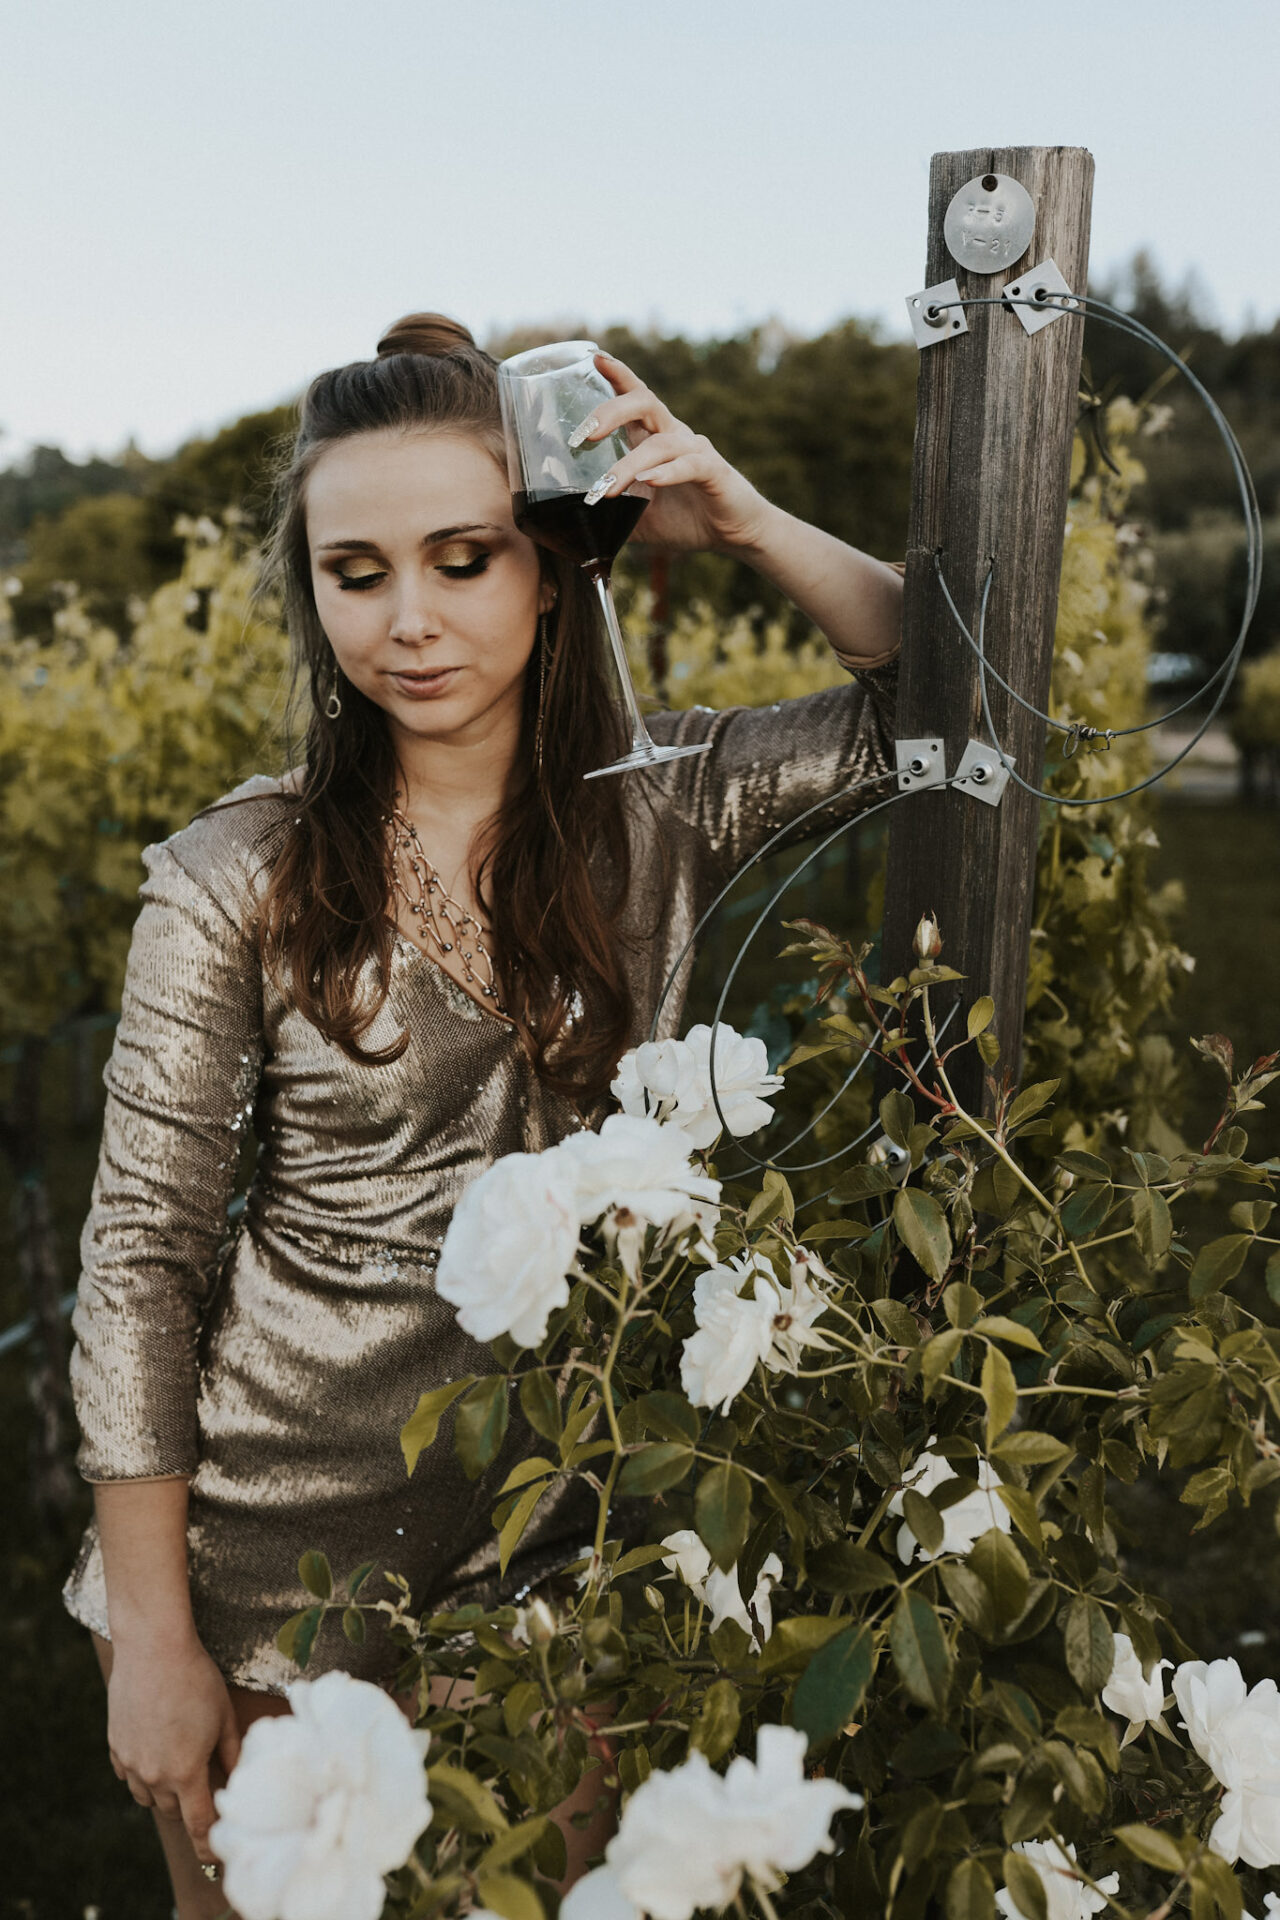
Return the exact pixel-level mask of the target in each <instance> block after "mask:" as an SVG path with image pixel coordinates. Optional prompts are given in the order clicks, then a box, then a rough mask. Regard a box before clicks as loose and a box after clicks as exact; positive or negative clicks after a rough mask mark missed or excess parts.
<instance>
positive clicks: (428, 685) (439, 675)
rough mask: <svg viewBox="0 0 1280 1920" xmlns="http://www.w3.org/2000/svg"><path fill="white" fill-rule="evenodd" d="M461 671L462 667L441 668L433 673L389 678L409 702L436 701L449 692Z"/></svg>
mask: <svg viewBox="0 0 1280 1920" xmlns="http://www.w3.org/2000/svg"><path fill="white" fill-rule="evenodd" d="M461 671H462V669H461V667H439V668H436V669H435V670H434V671H433V672H431V673H416V672H415V673H407V672H406V673H393V674H390V675H388V678H389V679H390V680H391V682H392V684H393V685H394V686H397V687H398V688H399V689H400V691H401V693H403V694H404V696H405V698H406V699H408V700H436V699H438V698H439V696H440V695H441V694H442V693H447V692H448V690H449V688H450V687H451V686H452V685H453V683H454V680H455V679H456V678H457V676H458V674H459V673H461Z"/></svg>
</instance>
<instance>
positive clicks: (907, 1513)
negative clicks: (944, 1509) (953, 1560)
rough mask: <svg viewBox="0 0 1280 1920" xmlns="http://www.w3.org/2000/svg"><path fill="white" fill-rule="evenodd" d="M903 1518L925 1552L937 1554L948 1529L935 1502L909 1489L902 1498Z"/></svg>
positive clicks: (911, 1488) (912, 1488)
mask: <svg viewBox="0 0 1280 1920" xmlns="http://www.w3.org/2000/svg"><path fill="white" fill-rule="evenodd" d="M902 1517H903V1519H904V1520H905V1521H906V1523H907V1525H908V1526H909V1527H910V1529H911V1531H912V1533H914V1535H915V1537H916V1539H917V1540H918V1541H919V1542H920V1545H921V1546H922V1547H923V1548H924V1550H925V1552H926V1553H930V1554H933V1553H937V1551H938V1549H939V1547H940V1546H941V1545H942V1539H943V1535H944V1533H945V1532H946V1527H945V1524H944V1522H943V1518H942V1515H941V1514H940V1513H939V1512H938V1509H937V1508H936V1507H935V1506H934V1504H933V1502H932V1501H931V1500H926V1498H925V1496H924V1495H923V1494H922V1493H917V1492H916V1490H915V1488H914V1487H908V1488H907V1489H906V1490H905V1492H904V1493H903V1496H902Z"/></svg>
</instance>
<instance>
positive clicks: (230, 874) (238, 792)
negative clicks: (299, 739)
mask: <svg viewBox="0 0 1280 1920" xmlns="http://www.w3.org/2000/svg"><path fill="white" fill-rule="evenodd" d="M299 773H300V769H299V768H296V767H295V768H293V769H292V770H291V771H290V772H288V773H284V774H267V773H255V774H252V775H251V776H250V777H249V779H247V780H242V781H241V782H240V784H239V786H237V787H232V788H231V790H230V792H228V793H224V794H222V795H220V796H219V798H218V799H216V800H211V801H210V803H209V805H208V806H207V807H202V808H201V809H200V811H199V813H197V814H195V815H194V816H193V818H192V819H191V820H190V821H189V822H188V824H187V825H186V826H185V827H180V828H179V829H178V830H177V832H176V833H171V834H170V835H169V837H168V839H166V840H160V841H157V842H155V844H154V845H152V846H149V847H146V848H144V849H143V855H142V858H143V861H144V863H145V865H146V868H147V871H148V873H149V874H151V875H153V876H154V875H155V873H156V871H157V869H158V868H159V867H160V866H161V865H162V864H163V863H164V862H165V860H166V859H167V860H171V861H173V862H175V863H176V864H177V865H178V866H179V867H181V868H182V870H183V872H184V873H185V874H186V875H187V876H188V878H189V879H191V880H194V881H195V882H196V883H197V885H199V886H202V887H203V888H204V889H205V890H206V891H207V892H208V893H210V894H212V895H213V897H214V899H215V900H217V901H219V902H220V903H221V904H224V905H230V904H231V902H232V901H233V900H237V901H238V902H239V903H240V904H243V903H244V901H245V899H246V897H251V896H252V895H253V894H255V893H256V891H257V887H258V883H259V882H260V880H261V877H262V876H263V875H264V874H265V873H267V872H269V870H270V868H271V865H272V863H273V861H274V859H275V857H276V855H277V854H278V853H279V851H280V848H281V846H282V845H283V843H284V838H285V835H286V834H287V832H288V831H289V826H290V822H291V821H292V820H293V819H294V817H295V807H294V805H293V802H294V798H295V796H296V793H297V787H298V776H299Z"/></svg>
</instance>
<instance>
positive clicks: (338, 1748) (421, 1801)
mask: <svg viewBox="0 0 1280 1920" xmlns="http://www.w3.org/2000/svg"><path fill="white" fill-rule="evenodd" d="M288 1697H289V1704H290V1706H291V1707H292V1709H293V1712H292V1714H291V1715H285V1714H280V1715H267V1716H265V1717H264V1718H262V1719H260V1720H255V1721H254V1723H253V1725H252V1726H251V1727H250V1728H249V1729H248V1731H247V1732H246V1734H245V1737H244V1744H243V1746H242V1747H241V1750H240V1758H239V1760H238V1762H237V1763H236V1766H235V1768H234V1770H233V1772H232V1774H231V1777H230V1779H229V1781H228V1782H227V1785H226V1786H225V1787H219V1788H218V1789H217V1791H216V1792H215V1794H214V1796H213V1803H214V1806H215V1808H216V1809H217V1813H218V1818H217V1820H216V1821H215V1822H214V1824H213V1826H212V1827H211V1828H210V1831H209V1842H210V1845H211V1846H212V1847H213V1850H214V1852H215V1853H217V1855H218V1856H219V1858H220V1859H221V1860H222V1862H223V1864H224V1869H225V1871H224V1875H223V1888H224V1891H225V1893H226V1897H227V1900H228V1902H229V1903H230V1905H232V1906H233V1907H234V1908H235V1909H236V1911H237V1913H239V1914H242V1915H243V1916H244V1920H281V1916H282V1915H287V1916H288V1920H378V1916H379V1915H380V1914H381V1912H382V1909H383V1905H384V1902H385V1899H386V1884H385V1879H384V1876H385V1875H386V1874H388V1873H392V1872H394V1870H395V1869H396V1868H397V1867H402V1866H403V1865H404V1863H405V1861H406V1860H407V1859H408V1857H409V1855H410V1853H411V1852H412V1851H413V1845H414V1842H415V1841H416V1840H417V1838H418V1836H419V1834H421V1833H423V1832H424V1831H425V1830H426V1828H427V1826H428V1824H429V1822H430V1819H431V1802H430V1800H429V1799H428V1798H427V1785H426V1776H425V1773H424V1771H423V1756H424V1754H425V1753H426V1749H427V1742H428V1735H427V1734H426V1733H424V1732H418V1731H415V1730H414V1729H412V1728H411V1727H410V1726H409V1724H408V1722H407V1721H406V1719H405V1717H404V1715H403V1714H402V1713H401V1711H400V1709H399V1707H397V1705H396V1703H395V1701H394V1700H393V1699H392V1698H391V1696H390V1694H388V1693H385V1692H384V1691H383V1689H382V1688H381V1687H375V1686H372V1685H370V1683H369V1682H368V1681H367V1680H354V1679H353V1678H352V1677H351V1675H350V1674H349V1673H343V1672H340V1671H334V1672H332V1673H326V1674H323V1675H322V1676H321V1677H320V1679H318V1680H296V1681H295V1682H294V1683H293V1685H292V1686H291V1687H290V1688H289V1690H288Z"/></svg>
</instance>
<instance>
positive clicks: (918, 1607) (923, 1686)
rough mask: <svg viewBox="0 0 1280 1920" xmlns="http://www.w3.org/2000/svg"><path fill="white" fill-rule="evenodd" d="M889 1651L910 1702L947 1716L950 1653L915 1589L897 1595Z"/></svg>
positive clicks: (933, 1616) (931, 1612)
mask: <svg viewBox="0 0 1280 1920" xmlns="http://www.w3.org/2000/svg"><path fill="white" fill-rule="evenodd" d="M889 1651H890V1653H891V1654H892V1655H893V1664H894V1666H895V1667H896V1668H897V1669H898V1673H899V1676H900V1678H901V1680H902V1684H903V1686H904V1687H905V1688H906V1690H907V1692H908V1693H909V1694H910V1695H911V1698H912V1699H913V1700H915V1701H916V1702H917V1703H918V1704H919V1705H920V1706H922V1707H928V1708H929V1709H930V1710H931V1711H932V1712H934V1713H938V1714H940V1713H942V1712H944V1711H945V1709H946V1704H947V1694H948V1693H949V1691H950V1688H951V1651H950V1648H949V1647H948V1646H947V1641H946V1636H945V1634H944V1633H943V1631H942V1625H941V1622H940V1621H939V1619H938V1616H937V1614H936V1613H935V1612H934V1610H933V1608H932V1607H931V1606H930V1605H929V1603H928V1601H927V1600H926V1599H924V1597H923V1596H922V1595H921V1594H919V1593H917V1592H916V1591H915V1590H914V1588H907V1589H905V1590H904V1591H903V1592H902V1593H900V1594H899V1595H898V1603H897V1605H896V1606H895V1607H894V1610H893V1618H892V1620H891V1621H890V1623H889Z"/></svg>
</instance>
